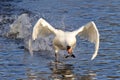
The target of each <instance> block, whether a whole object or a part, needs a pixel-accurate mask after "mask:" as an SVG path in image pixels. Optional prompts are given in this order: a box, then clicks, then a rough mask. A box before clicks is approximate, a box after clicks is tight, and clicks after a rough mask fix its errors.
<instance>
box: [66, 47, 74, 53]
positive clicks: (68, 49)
mask: <svg viewBox="0 0 120 80" xmlns="http://www.w3.org/2000/svg"><path fill="white" fill-rule="evenodd" d="M67 52H68V54H72V52H73V50H72V47H70V46H67Z"/></svg>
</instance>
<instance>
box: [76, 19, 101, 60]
mask: <svg viewBox="0 0 120 80" xmlns="http://www.w3.org/2000/svg"><path fill="white" fill-rule="evenodd" d="M75 33H76V35H80V37H82V38H83V39H87V40H89V41H90V42H92V43H94V44H95V51H94V54H93V56H92V58H91V60H93V59H94V58H95V57H96V56H97V53H98V49H99V32H98V29H97V27H96V25H95V23H94V22H93V21H91V22H89V23H88V24H86V25H84V26H82V27H81V28H79V29H78V30H76V31H75Z"/></svg>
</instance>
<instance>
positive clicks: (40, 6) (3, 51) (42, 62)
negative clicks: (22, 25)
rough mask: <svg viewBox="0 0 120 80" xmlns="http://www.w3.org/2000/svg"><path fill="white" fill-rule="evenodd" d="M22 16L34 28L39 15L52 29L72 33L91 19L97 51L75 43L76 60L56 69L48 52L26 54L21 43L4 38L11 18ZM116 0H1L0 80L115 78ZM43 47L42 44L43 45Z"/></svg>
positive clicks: (119, 41)
mask: <svg viewBox="0 0 120 80" xmlns="http://www.w3.org/2000/svg"><path fill="white" fill-rule="evenodd" d="M23 13H27V14H29V16H30V17H31V21H32V24H33V25H34V24H35V22H36V21H37V19H39V18H40V17H43V18H45V19H46V20H47V21H48V22H50V24H51V25H53V26H54V27H56V28H60V29H64V30H68V31H72V30H75V29H77V28H79V27H81V26H82V25H84V24H86V23H87V22H89V21H94V22H95V23H96V25H97V27H98V29H99V32H100V49H99V53H98V56H97V57H96V58H95V60H93V61H90V58H91V56H92V53H93V45H92V44H91V43H89V42H87V41H84V40H79V38H78V42H77V47H76V49H75V52H74V53H75V55H76V56H77V58H75V59H62V58H61V61H63V62H64V64H59V65H55V64H52V63H51V62H52V61H53V60H54V53H51V51H39V52H35V54H34V56H33V57H31V56H30V54H29V52H28V51H26V50H24V49H21V48H19V47H20V46H21V45H23V44H24V43H23V42H22V41H21V40H18V39H17V40H15V39H10V38H6V37H4V33H6V32H7V31H8V30H9V25H10V24H12V23H13V21H14V20H15V17H17V16H19V15H21V14H23ZM119 16H120V0H106V1H105V0H0V33H1V35H0V36H1V37H0V80H120V37H119V35H120V17H119ZM43 47H44V46H43Z"/></svg>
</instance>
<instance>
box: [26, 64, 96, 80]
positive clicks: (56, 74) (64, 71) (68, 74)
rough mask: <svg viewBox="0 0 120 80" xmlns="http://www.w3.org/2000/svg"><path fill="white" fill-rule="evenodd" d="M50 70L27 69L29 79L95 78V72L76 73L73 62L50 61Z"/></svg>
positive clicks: (87, 79) (75, 79)
mask: <svg viewBox="0 0 120 80" xmlns="http://www.w3.org/2000/svg"><path fill="white" fill-rule="evenodd" d="M49 70H50V72H46V71H41V72H32V69H29V70H27V76H28V78H27V79H28V80H34V79H35V80H93V79H95V76H96V74H95V73H89V74H87V75H78V74H76V73H74V67H73V65H72V64H62V63H58V64H56V63H50V64H49Z"/></svg>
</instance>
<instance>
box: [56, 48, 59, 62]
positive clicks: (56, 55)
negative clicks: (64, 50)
mask: <svg viewBox="0 0 120 80" xmlns="http://www.w3.org/2000/svg"><path fill="white" fill-rule="evenodd" d="M58 57H59V56H58V50H55V62H58Z"/></svg>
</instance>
